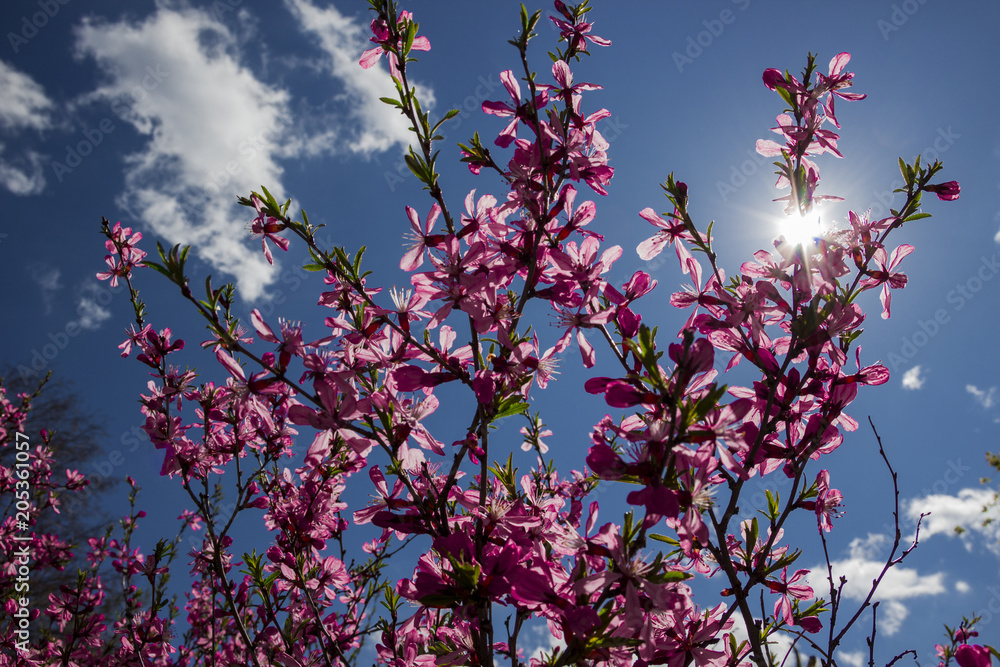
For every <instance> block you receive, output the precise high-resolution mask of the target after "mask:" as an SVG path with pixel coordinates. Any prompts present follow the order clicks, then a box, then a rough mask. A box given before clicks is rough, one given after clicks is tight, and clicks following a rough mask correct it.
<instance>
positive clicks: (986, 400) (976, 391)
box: [965, 384, 997, 410]
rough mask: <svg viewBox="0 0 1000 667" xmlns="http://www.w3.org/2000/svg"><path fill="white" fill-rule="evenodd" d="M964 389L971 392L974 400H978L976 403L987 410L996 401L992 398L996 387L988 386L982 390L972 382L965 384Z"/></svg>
mask: <svg viewBox="0 0 1000 667" xmlns="http://www.w3.org/2000/svg"><path fill="white" fill-rule="evenodd" d="M965 391H967V392H969V393H970V394H972V396H973V398H975V399H976V401H978V403H979V404H980V405H981V406H983V408H985V409H987V410H988V409H989V408H992V407H993V405H994V403H995V402H996V401H995V398H994V397H995V396H996V393H997V388H996V387H990V388H989V389H985V390H984V389H980V388H979V387H977V386H976V385H974V384H967V385H965Z"/></svg>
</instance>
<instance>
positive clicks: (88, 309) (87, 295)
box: [76, 283, 111, 331]
mask: <svg viewBox="0 0 1000 667" xmlns="http://www.w3.org/2000/svg"><path fill="white" fill-rule="evenodd" d="M100 292H101V288H100V286H99V285H97V284H96V283H86V284H85V285H84V289H83V294H81V295H80V297H79V300H78V301H77V304H76V312H77V314H78V315H79V318H78V319H77V320H76V324H77V325H78V326H79V327H80V328H81V329H84V330H86V331H95V330H97V329H99V328H101V324H103V323H104V321H105V320H107V319H108V318H110V317H111V311H110V310H108V309H107V308H105V307H104V306H102V305H101V304H100V302H99V294H100Z"/></svg>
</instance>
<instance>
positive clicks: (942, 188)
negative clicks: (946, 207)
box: [924, 181, 962, 201]
mask: <svg viewBox="0 0 1000 667" xmlns="http://www.w3.org/2000/svg"><path fill="white" fill-rule="evenodd" d="M924 190H925V191H927V192H933V193H934V194H936V195H937V196H938V199H940V200H941V201H955V200H956V199H958V195H959V194H960V193H961V192H962V186H960V185H959V184H958V181H948V182H947V183H938V184H937V185H925V186H924Z"/></svg>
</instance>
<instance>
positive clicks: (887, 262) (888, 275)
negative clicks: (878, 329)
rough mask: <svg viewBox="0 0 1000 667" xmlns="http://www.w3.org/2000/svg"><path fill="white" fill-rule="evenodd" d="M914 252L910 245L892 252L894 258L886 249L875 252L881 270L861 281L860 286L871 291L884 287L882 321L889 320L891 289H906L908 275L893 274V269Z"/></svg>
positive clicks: (902, 246)
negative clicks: (871, 289) (888, 254)
mask: <svg viewBox="0 0 1000 667" xmlns="http://www.w3.org/2000/svg"><path fill="white" fill-rule="evenodd" d="M911 252H913V246H911V245H910V244H908V243H904V244H903V245H901V246H899V247H898V248H896V249H895V250H893V251H892V257H887V256H886V252H885V248H879V249H878V250H876V251H875V255H874V257H873V259H874V260H875V263H876V264H878V266H879V269H878V270H877V271H871V270H869V271H868V272H867V274H868V276H869V277H868V278H866V279H865V280H863V281H861V284H860V286H861V287H862V288H864V289H870V288H872V287H877V286H879V285H881V286H882V293H881V295H880V297H879V298H880V300H881V301H882V319H883V320H887V319H889V315H890V306H891V304H892V293H891V292H890V291H889V290H890V289H902V288H904V287H906V275H905V274H903V273H893V269H895V268H896V267H897V266H899V263H900V262H902V261H903V258H904V257H906V256H907V255H909V254H910V253H911Z"/></svg>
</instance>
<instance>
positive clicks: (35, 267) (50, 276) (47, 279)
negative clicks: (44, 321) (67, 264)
mask: <svg viewBox="0 0 1000 667" xmlns="http://www.w3.org/2000/svg"><path fill="white" fill-rule="evenodd" d="M28 273H29V274H30V275H31V279H32V280H33V281H34V282H35V284H36V285H38V287H39V289H40V290H41V291H42V310H43V312H44V313H45V314H46V315H48V314H49V313H51V312H52V297H53V296H55V293H56V292H57V291H58V290H60V289H62V284H61V283H60V282H59V277H60V271H59V269H57V268H54V267H51V266H48V265H45V264H30V265H29V266H28Z"/></svg>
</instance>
